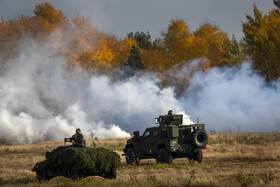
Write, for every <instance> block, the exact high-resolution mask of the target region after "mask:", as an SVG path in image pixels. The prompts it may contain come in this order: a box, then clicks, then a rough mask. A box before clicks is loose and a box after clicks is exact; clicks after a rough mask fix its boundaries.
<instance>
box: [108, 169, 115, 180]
mask: <svg viewBox="0 0 280 187" xmlns="http://www.w3.org/2000/svg"><path fill="white" fill-rule="evenodd" d="M108 178H110V179H116V178H117V168H112V169H111V170H110V172H109V174H108Z"/></svg>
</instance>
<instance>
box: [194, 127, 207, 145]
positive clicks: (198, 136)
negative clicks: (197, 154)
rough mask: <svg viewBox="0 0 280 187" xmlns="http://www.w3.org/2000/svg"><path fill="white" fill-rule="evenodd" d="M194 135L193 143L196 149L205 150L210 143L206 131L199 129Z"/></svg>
mask: <svg viewBox="0 0 280 187" xmlns="http://www.w3.org/2000/svg"><path fill="white" fill-rule="evenodd" d="M192 134H193V135H192V142H193V145H194V146H195V147H197V148H203V147H204V146H205V145H206V144H207V143H208V135H207V132H206V131H205V130H203V129H197V130H195V131H194V132H193V133H192Z"/></svg>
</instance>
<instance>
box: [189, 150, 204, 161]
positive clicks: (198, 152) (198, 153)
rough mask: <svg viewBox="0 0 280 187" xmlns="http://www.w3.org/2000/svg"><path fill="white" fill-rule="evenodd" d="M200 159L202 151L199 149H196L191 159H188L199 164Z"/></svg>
mask: <svg viewBox="0 0 280 187" xmlns="http://www.w3.org/2000/svg"><path fill="white" fill-rule="evenodd" d="M202 158H203V154H202V150H201V149H200V148H197V149H196V150H194V152H193V154H192V155H191V157H189V160H194V161H197V162H198V163H201V162H202Z"/></svg>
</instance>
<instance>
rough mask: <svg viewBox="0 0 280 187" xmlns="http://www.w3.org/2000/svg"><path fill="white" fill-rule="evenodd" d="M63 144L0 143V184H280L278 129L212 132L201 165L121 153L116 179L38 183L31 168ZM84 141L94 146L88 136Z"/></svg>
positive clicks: (119, 145) (116, 142)
mask: <svg viewBox="0 0 280 187" xmlns="http://www.w3.org/2000/svg"><path fill="white" fill-rule="evenodd" d="M125 143H126V139H110V140H97V141H96V146H97V147H106V148H109V149H113V150H115V151H116V152H118V153H119V154H120V155H121V154H122V149H123V147H124V145H125ZM62 144H63V143H62V142H41V143H35V144H28V145H0V186H17V185H18V186H23V185H26V186H145V187H147V186H280V133H215V134H210V137H209V144H208V146H207V149H206V150H203V154H204V160H203V163H202V164H197V163H196V162H189V161H188V160H187V159H175V160H174V163H173V164H171V165H168V164H156V161H155V160H154V159H149V160H141V163H140V166H133V167H131V166H126V164H125V159H124V157H122V162H123V166H122V167H121V168H119V169H118V177H117V179H116V180H109V179H104V178H102V177H97V176H94V177H87V178H85V179H82V180H78V181H71V180H69V179H67V178H64V177H56V178H53V179H51V180H50V181H47V182H42V183H39V182H37V181H36V178H35V173H33V172H32V171H31V169H32V168H33V166H34V165H35V163H36V162H38V161H42V160H44V154H45V152H46V151H50V150H52V149H53V148H56V147H57V146H60V145H62ZM87 144H88V145H92V140H88V141H87Z"/></svg>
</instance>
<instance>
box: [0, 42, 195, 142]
mask: <svg viewBox="0 0 280 187" xmlns="http://www.w3.org/2000/svg"><path fill="white" fill-rule="evenodd" d="M27 46H28V47H27ZM18 51H19V52H18V54H17V55H16V56H15V57H14V58H11V59H9V61H8V62H7V63H6V64H5V65H4V66H3V67H2V69H1V74H0V85H1V86H0V97H1V100H0V137H1V138H4V139H6V140H7V141H8V142H11V143H31V142H34V141H43V140H62V139H63V138H64V137H69V136H70V135H72V134H73V133H74V132H75V129H76V128H78V127H79V128H81V130H82V132H83V133H84V134H85V135H89V134H90V133H93V134H94V135H95V136H97V137H98V138H117V137H128V136H130V135H129V133H127V132H130V133H131V132H132V131H133V130H142V131H143V130H144V128H145V127H147V126H151V125H153V124H154V118H155V117H156V116H158V115H162V114H165V113H166V112H167V111H168V110H170V109H173V110H174V111H175V112H181V111H183V108H182V107H181V104H180V103H179V101H178V100H177V99H176V98H175V95H174V90H173V88H164V89H161V88H159V86H158V79H157V78H156V76H154V75H145V76H142V77H132V78H129V79H126V80H123V81H117V82H112V81H111V80H110V79H109V78H108V77H107V76H105V75H104V76H100V75H99V76H97V75H94V76H92V77H90V78H89V77H87V76H84V74H83V73H81V72H78V71H75V70H71V71H70V70H68V71H67V70H66V60H65V59H64V58H63V57H62V56H61V55H58V54H57V53H56V52H55V51H54V49H53V47H50V46H49V45H48V44H43V45H42V43H36V42H34V41H32V40H29V39H25V40H22V41H21V42H20V46H19V50H18ZM186 119H188V117H186ZM189 121H190V120H189Z"/></svg>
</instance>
